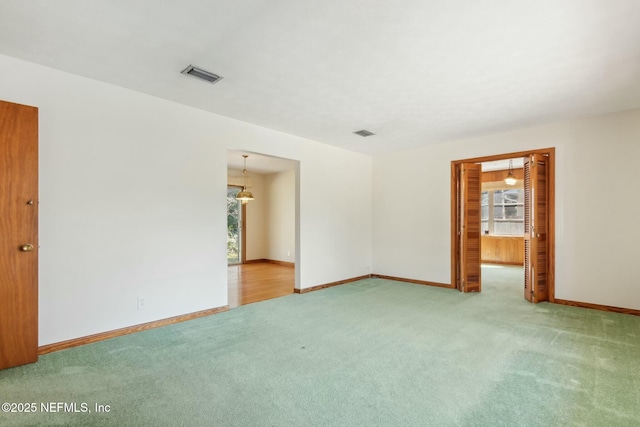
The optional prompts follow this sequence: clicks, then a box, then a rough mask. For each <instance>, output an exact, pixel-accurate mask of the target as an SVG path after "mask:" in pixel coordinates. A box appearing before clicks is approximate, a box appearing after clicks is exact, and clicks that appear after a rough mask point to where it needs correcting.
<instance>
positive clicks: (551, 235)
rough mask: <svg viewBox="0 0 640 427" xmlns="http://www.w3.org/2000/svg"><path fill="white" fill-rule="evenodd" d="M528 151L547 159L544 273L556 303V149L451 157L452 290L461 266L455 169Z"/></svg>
mask: <svg viewBox="0 0 640 427" xmlns="http://www.w3.org/2000/svg"><path fill="white" fill-rule="evenodd" d="M531 154H541V155H543V156H545V157H547V159H548V164H549V170H548V177H547V179H548V186H549V188H548V194H547V197H548V203H547V209H548V211H547V215H548V216H547V218H548V221H549V224H548V226H549V231H548V234H547V245H548V246H547V251H548V252H547V253H548V259H547V272H548V273H547V274H548V286H549V302H555V264H556V262H555V261H556V256H555V241H556V240H555V229H556V227H555V170H556V167H555V148H554V147H550V148H541V149H536V150H527V151H517V152H512V153H504V154H494V155H490V156H482V157H474V158H469V159H461V160H454V161H452V162H451V286H452V288H454V289H459V285H458V283H456V276H457V271H458V268H459V265H460V258H459V257H458V251H459V241H458V226H457V213H458V191H459V190H458V177H457V174H456V170H457V168H458V166H459V165H461V164H462V163H483V162H490V161H494V160H506V159H513V158H517V157H525V156H530V155H531Z"/></svg>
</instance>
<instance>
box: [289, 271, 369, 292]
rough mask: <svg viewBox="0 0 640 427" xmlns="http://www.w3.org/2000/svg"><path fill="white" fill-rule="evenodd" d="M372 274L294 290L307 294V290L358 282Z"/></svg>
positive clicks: (311, 290)
mask: <svg viewBox="0 0 640 427" xmlns="http://www.w3.org/2000/svg"><path fill="white" fill-rule="evenodd" d="M370 277H371V275H370V274H367V275H364V276H358V277H352V278H351V279H345V280H338V281H337V282H331V283H325V284H324V285H318V286H312V287H310V288H304V289H294V290H293V292H294V293H296V294H306V293H307V292H313V291H319V290H320V289H326V288H331V287H333V286H338V285H344V284H345V283H351V282H357V281H358V280H362V279H368V278H370Z"/></svg>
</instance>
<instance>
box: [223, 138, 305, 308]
mask: <svg viewBox="0 0 640 427" xmlns="http://www.w3.org/2000/svg"><path fill="white" fill-rule="evenodd" d="M244 156H247V157H246V159H245V157H244ZM245 160H246V167H245V165H244V161H245ZM245 170H246V173H244V171H245ZM299 175H300V163H299V162H298V161H295V160H291V159H284V158H280V157H274V156H268V155H265V154H261V153H254V152H247V151H244V150H232V149H229V150H227V264H228V269H227V286H228V298H229V300H228V305H229V307H230V308H233V307H237V306H240V305H245V304H250V303H254V302H259V301H263V300H267V299H271V298H276V297H280V296H284V295H289V294H292V293H293V292H294V289H295V286H296V282H298V281H299V259H300V258H299V253H298V252H299V251H298V249H297V248H299V220H298V218H299V211H300V209H299V201H298V200H299ZM242 187H246V190H247V191H249V192H251V193H252V194H253V199H252V200H249V201H247V202H245V203H246V204H242V202H240V201H238V200H236V199H235V197H236V195H237V194H238V191H240V190H241V189H242Z"/></svg>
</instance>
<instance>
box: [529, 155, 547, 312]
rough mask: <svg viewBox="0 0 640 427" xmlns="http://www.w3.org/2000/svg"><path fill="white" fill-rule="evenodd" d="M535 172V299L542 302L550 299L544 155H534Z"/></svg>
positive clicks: (545, 163)
mask: <svg viewBox="0 0 640 427" xmlns="http://www.w3.org/2000/svg"><path fill="white" fill-rule="evenodd" d="M533 162H534V163H533V164H534V167H533V173H532V174H531V188H532V195H533V199H532V200H533V203H534V210H533V221H532V223H533V233H532V243H533V244H532V251H531V256H532V257H533V259H534V261H533V263H532V264H533V266H534V270H533V272H532V273H533V274H532V276H531V277H532V279H533V301H534V302H541V301H548V300H549V288H548V280H547V276H548V274H547V273H548V272H547V253H548V248H547V232H548V218H547V194H548V190H547V188H548V186H547V161H546V158H545V157H544V156H541V155H538V154H536V155H534V156H533Z"/></svg>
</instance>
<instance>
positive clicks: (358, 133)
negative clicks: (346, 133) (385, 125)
mask: <svg viewBox="0 0 640 427" xmlns="http://www.w3.org/2000/svg"><path fill="white" fill-rule="evenodd" d="M354 133H355V134H356V135H360V136H371V135H375V133H373V132H369V131H368V130H365V129H362V130H359V131H356V132H354Z"/></svg>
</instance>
